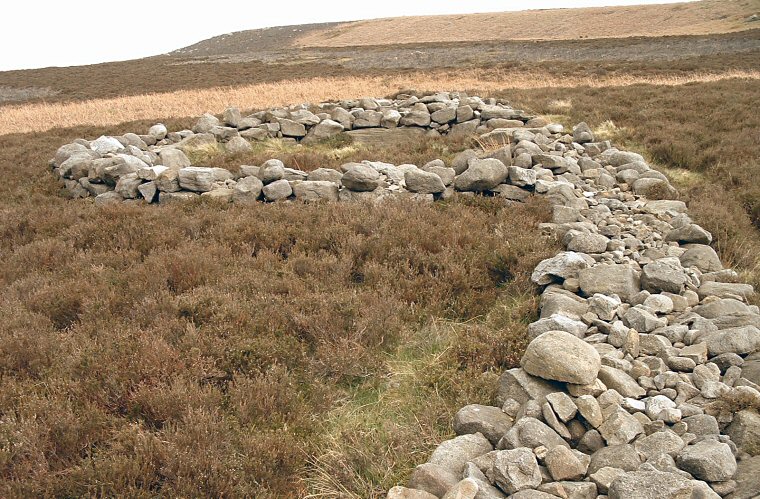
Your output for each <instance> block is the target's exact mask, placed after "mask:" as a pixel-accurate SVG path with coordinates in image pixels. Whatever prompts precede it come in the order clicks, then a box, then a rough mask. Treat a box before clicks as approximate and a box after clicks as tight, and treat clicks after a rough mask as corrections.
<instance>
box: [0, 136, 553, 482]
mask: <svg viewBox="0 0 760 499" xmlns="http://www.w3.org/2000/svg"><path fill="white" fill-rule="evenodd" d="M179 124H181V123H175V125H179ZM144 125H145V123H138V124H135V123H131V124H125V125H121V126H119V127H117V129H116V130H115V132H117V133H118V132H119V131H121V130H124V131H126V130H130V129H135V127H136V126H144ZM104 132H106V130H104V129H76V130H68V131H56V132H51V133H49V134H46V135H44V136H35V135H26V136H24V135H15V136H5V137H2V138H0V148H2V150H3V151H4V152H5V154H4V155H3V157H2V158H1V159H0V173H2V175H3V178H4V179H6V181H5V182H4V183H3V184H2V186H0V195H1V196H2V198H3V199H4V200H5V202H4V204H3V207H2V214H3V216H2V217H0V236H1V237H0V252H1V253H2V255H3V258H2V261H0V288H1V291H2V292H1V293H0V316H2V317H3V318H4V320H3V321H2V322H1V323H0V372H1V373H2V376H0V415H1V416H0V418H1V419H0V421H1V422H2V423H1V424H0V496H4V497H19V496H26V497H29V496H63V497H72V496H77V497H79V496H130V497H149V496H150V497H153V496H172V497H197V496H213V497H230V496H234V497H239V496H247V497H252V496H255V497H289V496H302V495H305V494H307V493H310V492H315V491H321V492H323V493H328V494H336V493H337V492H338V491H341V490H342V491H344V493H346V494H350V495H354V496H362V497H367V496H377V495H380V494H381V493H382V492H383V490H386V489H387V488H388V487H390V486H392V485H393V484H395V483H397V482H399V481H403V480H404V479H405V476H406V474H407V473H408V472H409V470H410V469H411V468H412V467H413V466H414V464H416V462H417V461H419V460H420V458H421V456H422V455H423V454H424V453H426V452H428V451H429V449H430V448H431V446H432V445H434V444H435V443H436V442H437V441H439V440H440V439H441V438H443V437H444V436H446V435H447V434H448V432H449V431H450V429H449V428H450V426H449V425H450V416H451V410H452V409H454V408H456V407H458V406H460V405H461V404H463V403H468V402H481V403H488V402H489V401H490V396H491V393H490V388H491V387H492V386H491V384H490V383H488V381H489V380H490V379H491V376H492V375H489V374H488V373H490V372H491V371H492V370H494V369H499V368H502V367H508V366H511V365H513V364H514V361H515V359H516V358H517V356H518V355H519V352H518V351H517V350H519V348H520V347H521V346H522V343H523V341H524V335H525V328H526V324H527V321H528V320H529V317H526V316H525V315H523V314H528V316H529V315H530V313H533V312H534V310H535V301H534V299H533V297H532V285H531V284H530V282H529V273H530V271H531V270H532V268H533V267H534V266H535V264H536V263H537V262H538V261H539V260H540V259H541V258H543V257H546V256H548V255H549V254H551V253H553V252H554V251H555V248H554V247H553V245H552V244H547V243H546V241H543V240H541V239H540V238H539V236H538V235H537V232H536V231H535V230H533V229H534V227H535V225H536V224H537V223H538V222H540V221H543V220H546V218H547V217H548V210H547V209H546V208H545V207H544V206H543V205H542V204H541V203H540V202H533V203H529V204H527V205H514V206H512V205H507V204H505V203H504V201H502V200H499V199H485V198H473V199H467V198H465V199H461V200H458V201H452V202H447V203H436V204H435V205H428V204H416V203H405V202H387V203H383V204H380V205H372V204H331V205H304V204H300V203H284V204H270V205H266V204H261V205H257V206H252V207H240V206H232V205H229V206H220V205H218V204H215V203H207V202H197V203H191V204H188V205H181V206H168V207H151V208H146V207H139V206H119V207H112V208H107V209H98V208H96V207H95V206H94V205H93V204H92V203H91V202H89V201H87V200H82V201H71V200H67V199H64V198H63V197H60V196H59V195H58V187H57V186H56V184H55V181H54V180H53V179H52V176H47V175H45V173H44V172H45V170H46V167H45V161H46V160H47V158H49V157H50V156H51V155H52V154H53V153H54V151H55V148H56V147H57V146H58V145H59V144H61V143H64V142H67V141H70V140H72V139H74V138H75V137H79V136H95V135H99V134H101V133H104ZM399 147H401V146H399ZM417 147H418V148H416V149H415V148H412V149H409V150H408V151H406V152H405V153H403V151H402V150H401V149H399V150H397V151H392V153H393V154H397V153H398V154H406V156H405V157H406V158H408V160H413V159H421V158H422V157H423V156H424V155H425V154H426V152H425V150H424V148H423V147H422V146H417ZM455 147H460V146H456V145H452V146H451V148H455ZM444 149H445V146H444V145H443V144H442V143H438V142H436V143H433V144H431V145H430V148H429V149H428V150H427V154H428V155H430V158H429V159H432V158H433V157H435V156H437V155H438V152H439V151H443V150H444ZM352 154H353V156H352V155H350V154H349V155H348V156H347V157H346V160H356V159H360V158H361V157H363V156H362V155H363V154H367V152H366V151H361V152H354V153H352ZM334 161H337V160H334ZM515 300H517V302H519V304H517V305H512V302H514V301H515ZM461 324H465V325H461ZM472 327H477V328H478V330H479V331H478V332H477V333H472V332H470V328H472ZM484 373H486V374H484ZM328 456H329V457H328ZM325 473H328V475H329V477H331V480H332V481H330V482H329V483H328V482H326V481H325V476H326V475H325Z"/></svg>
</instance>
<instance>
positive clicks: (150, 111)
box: [0, 70, 760, 135]
mask: <svg viewBox="0 0 760 499" xmlns="http://www.w3.org/2000/svg"><path fill="white" fill-rule="evenodd" d="M731 78H745V79H752V80H758V79H760V71H757V70H752V71H745V70H732V71H723V72H717V73H703V72H699V73H697V72H695V73H691V74H687V75H681V76H667V77H663V76H654V77H649V76H611V77H596V76H589V77H563V76H553V75H549V74H546V73H535V74H526V73H525V72H521V73H519V74H518V73H515V72H510V71H507V70H500V71H495V70H474V71H460V72H441V71H430V72H424V73H423V72H420V73H417V74H414V75H398V76H390V77H372V76H367V77H338V78H314V79H309V80H290V81H283V82H278V83H260V84H254V85H246V86H240V87H224V88H222V87H220V88H208V89H199V90H178V91H175V92H167V93H155V94H147V95H134V96H126V97H117V98H108V99H93V100H89V101H79V102H68V103H66V102H64V103H44V102H43V103H31V104H18V105H7V106H3V107H0V135H5V134H10V133H28V132H43V131H46V130H51V129H53V128H59V127H63V128H68V127H74V126H84V125H88V126H111V125H116V124H118V123H124V122H127V121H133V120H149V119H154V120H160V119H168V118H181V117H188V116H199V115H200V114H202V113H204V112H212V113H221V112H222V111H223V110H224V109H225V108H226V107H228V106H237V107H240V108H241V109H244V110H250V109H263V108H269V107H273V106H284V105H289V104H293V103H301V102H322V101H326V100H332V99H346V98H356V97H363V96H379V95H387V94H390V93H393V92H397V91H399V90H401V89H405V88H418V89H426V90H433V89H434V90H477V91H479V92H485V93H488V92H494V91H497V90H504V89H539V88H568V87H584V86H585V87H592V88H601V87H620V86H628V85H635V84H653V85H683V84H686V83H693V82H713V81H719V80H725V79H731Z"/></svg>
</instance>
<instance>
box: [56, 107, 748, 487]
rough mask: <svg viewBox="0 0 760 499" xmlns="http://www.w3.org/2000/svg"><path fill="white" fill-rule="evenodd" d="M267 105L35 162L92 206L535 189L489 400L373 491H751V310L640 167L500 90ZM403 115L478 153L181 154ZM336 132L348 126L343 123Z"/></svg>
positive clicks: (667, 190) (667, 191)
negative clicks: (290, 160)
mask: <svg viewBox="0 0 760 499" xmlns="http://www.w3.org/2000/svg"><path fill="white" fill-rule="evenodd" d="M312 110H314V111H316V112H315V113H313V112H312V111H311V110H309V109H308V108H307V106H298V107H294V108H281V109H274V110H269V111H264V112H260V113H255V114H253V115H251V116H245V117H244V116H242V115H241V114H240V112H239V111H237V110H236V109H229V110H227V111H226V112H225V113H224V116H223V118H222V119H221V120H220V119H218V118H216V117H214V116H211V115H205V116H203V117H202V118H201V119H200V120H199V121H198V123H197V124H196V126H195V127H194V129H193V131H189V130H185V131H181V132H168V131H167V129H166V127H164V126H162V125H156V126H154V127H152V128H151V129H150V130H149V131H148V134H146V135H139V136H138V135H134V134H126V135H124V136H120V137H101V138H99V139H96V140H93V141H86V140H78V141H76V142H74V143H72V144H68V145H65V146H63V147H61V148H60V149H59V150H58V152H57V153H56V157H55V159H54V160H52V162H51V165H52V167H53V168H54V171H55V173H56V174H57V175H58V176H59V178H61V179H62V181H63V183H64V184H65V186H66V187H67V189H68V190H69V191H70V192H71V194H72V195H73V196H74V197H88V196H92V197H94V198H95V202H96V203H99V204H108V203H122V202H135V201H136V200H138V199H142V200H143V201H142V202H145V201H147V202H160V203H166V202H172V201H177V200H185V199H193V198H195V197H197V196H199V195H201V196H206V197H211V198H215V199H219V200H221V201H225V202H235V203H253V202H258V201H260V200H264V201H279V200H289V199H296V200H298V199H300V200H304V201H317V200H332V201H347V200H362V199H371V200H379V199H384V198H386V197H389V196H408V197H411V198H414V199H421V200H430V201H432V200H437V199H446V198H448V197H450V196H452V195H454V193H455V192H462V193H470V195H471V194H472V193H483V194H487V195H494V196H500V197H503V198H505V199H506V200H509V201H514V202H519V201H524V200H525V199H526V198H527V197H529V196H532V195H542V196H544V197H545V198H546V199H547V200H548V201H549V202H550V203H551V204H552V205H553V219H552V222H551V223H546V224H542V226H541V229H543V230H545V231H547V232H548V233H550V234H552V235H554V236H556V237H557V238H558V239H559V240H560V241H561V242H562V243H563V245H564V247H565V251H562V252H560V253H559V254H557V255H556V256H554V257H552V258H550V259H547V260H544V261H543V262H541V263H540V264H539V265H538V266H537V267H536V269H535V271H534V273H533V275H532V280H533V282H534V283H535V284H536V285H537V286H539V287H540V289H541V300H540V317H539V319H538V320H537V321H535V322H533V323H532V324H530V326H529V328H528V333H529V336H530V338H531V342H530V344H529V346H528V348H527V350H526V352H525V354H524V356H523V358H522V362H521V367H519V368H514V369H510V370H508V371H506V372H504V373H503V374H502V375H501V377H500V379H499V383H498V393H497V398H496V405H494V406H485V405H477V404H472V405H468V406H466V407H463V408H461V409H460V410H459V412H458V413H457V414H456V416H455V418H454V425H453V426H454V430H455V432H456V433H457V435H458V436H456V437H455V438H453V439H451V440H448V441H446V442H443V443H441V444H440V446H438V448H437V449H436V450H435V451H434V452H433V453H432V455H431V456H430V458H429V460H428V462H426V463H424V464H421V465H420V466H418V467H417V468H416V469H415V470H414V472H413V473H412V476H411V479H410V481H409V483H408V484H407V486H406V487H402V486H398V487H394V488H393V489H391V490H390V491H389V493H388V497H389V498H390V499H399V498H419V499H424V498H444V499H454V498H458V499H465V498H470V499H475V498H477V499H497V498H503V497H514V498H518V499H520V498H536V499H541V498H547V499H550V498H556V497H561V498H578V499H585V498H589V499H593V498H597V497H610V498H615V499H622V498H672V499H675V498H679V499H680V498H711V497H714V498H717V497H729V498H734V499H743V498H750V497H758V496H759V495H760V473H759V472H760V416H759V415H758V413H757V408H758V407H760V391H758V388H759V387H758V384H759V383H760V329H758V328H760V310H759V309H758V307H757V306H755V305H751V304H750V301H749V300H750V299H751V297H752V296H753V295H754V289H753V288H752V286H750V285H747V284H742V283H739V282H737V281H738V276H737V274H736V273H735V272H734V271H732V270H730V269H726V268H724V267H723V265H722V263H721V261H720V259H719V257H718V255H717V253H716V252H715V250H714V249H713V248H712V247H711V246H710V244H711V242H712V235H711V234H710V233H709V232H708V231H707V230H705V229H704V228H702V227H700V226H699V225H697V224H695V223H694V222H693V221H692V220H691V218H690V217H689V215H688V212H687V207H686V204H685V203H684V202H682V201H680V200H678V193H677V192H676V190H675V189H674V188H673V186H672V185H671V184H670V183H669V182H668V179H667V178H666V177H665V176H664V175H663V174H661V173H660V172H658V171H656V170H654V169H652V168H651V167H650V166H649V165H648V164H647V163H646V161H645V160H644V158H643V157H642V156H641V155H639V154H636V153H633V152H627V151H622V150H619V149H617V148H614V147H612V145H611V144H610V143H609V142H607V141H597V140H596V139H595V137H594V133H593V131H592V130H591V129H590V128H589V127H588V126H587V125H586V124H584V123H581V124H579V125H577V126H576V127H574V129H573V130H572V131H568V133H565V130H564V128H563V127H562V126H561V125H557V124H551V123H548V122H546V121H544V120H543V119H541V118H535V117H531V116H528V115H525V114H524V113H522V112H521V111H516V110H514V109H512V108H511V107H510V106H508V105H506V104H505V103H499V102H497V101H495V100H484V99H480V98H478V97H468V96H465V95H464V94H455V93H440V94H435V95H426V96H419V97H415V96H413V95H398V96H397V97H396V98H395V99H392V100H384V99H361V100H359V101H345V102H340V103H325V104H321V105H320V106H318V109H312ZM397 127H401V128H409V129H410V130H413V131H414V132H413V133H417V134H421V135H441V134H448V135H458V134H463V135H472V134H479V135H480V140H481V142H482V143H496V144H498V147H493V148H488V149H487V150H477V151H476V150H467V151H464V152H463V153H461V154H459V155H458V156H457V157H456V158H455V159H454V160H453V161H452V163H451V164H448V165H447V164H445V163H444V162H443V161H441V160H435V161H431V162H430V163H428V164H426V165H423V166H421V167H418V166H415V165H392V164H388V163H379V162H368V161H365V162H362V163H349V164H346V165H343V166H342V167H341V169H340V171H338V170H333V169H327V168H319V169H316V170H314V171H311V172H303V171H299V170H295V169H291V168H287V167H286V166H285V165H284V164H282V163H281V162H280V161H277V160H270V161H267V162H265V163H264V164H262V165H260V166H242V167H241V168H240V172H239V173H232V172H229V171H227V170H223V169H219V168H208V167H203V166H200V165H192V164H191V161H190V160H189V159H188V156H189V155H191V153H192V151H193V150H195V149H198V148H208V147H213V148H216V147H219V144H220V143H221V144H223V145H224V147H226V148H227V150H228V152H232V153H234V152H240V151H244V150H246V149H247V148H248V147H250V144H249V142H248V140H260V139H264V138H266V137H273V136H277V137H285V138H291V139H297V140H303V141H310V140H318V139H323V138H329V137H331V136H333V135H335V134H338V133H344V132H347V131H357V130H358V131H362V130H366V129H374V130H392V129H395V128H397ZM349 133H350V132H349Z"/></svg>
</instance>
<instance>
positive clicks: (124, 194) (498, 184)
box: [50, 93, 577, 204]
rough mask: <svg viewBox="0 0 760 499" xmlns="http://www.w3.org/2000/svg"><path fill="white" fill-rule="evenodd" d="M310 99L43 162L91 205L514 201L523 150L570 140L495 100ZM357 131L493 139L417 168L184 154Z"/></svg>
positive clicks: (524, 170)
mask: <svg viewBox="0 0 760 499" xmlns="http://www.w3.org/2000/svg"><path fill="white" fill-rule="evenodd" d="M309 108H310V107H309V106H307V105H300V106H294V107H290V108H277V109H271V110H268V111H261V112H257V113H254V114H252V115H250V116H245V117H244V116H242V115H241V113H240V111H239V110H238V109H235V108H230V109H227V110H226V111H225V112H224V114H223V116H222V118H221V119H219V118H217V117H216V116H213V115H210V114H206V115H204V116H202V117H201V118H200V119H199V120H198V122H197V123H196V124H195V126H194V127H193V130H181V131H178V132H169V131H168V130H167V128H166V127H165V126H164V125H162V124H157V125H155V126H153V127H151V128H150V129H149V130H148V132H147V133H146V134H143V135H137V134H134V133H127V134H125V135H122V136H118V137H109V136H103V137H100V138H98V139H96V140H92V141H89V140H85V139H78V140H76V141H74V142H73V143H71V144H67V145H64V146H62V147H61V148H60V149H59V150H58V151H57V153H56V155H55V158H54V159H53V160H51V163H50V164H51V167H52V168H53V171H54V173H55V174H56V175H57V176H58V178H59V179H61V181H62V183H63V185H64V186H65V188H66V189H67V190H68V191H69V193H70V194H71V195H72V196H73V197H75V198H84V197H94V198H95V202H96V203H98V204H112V203H121V202H125V201H126V202H134V201H137V200H142V201H147V202H149V203H150V202H163V203H166V202H172V201H177V200H188V199H194V198H195V197H197V196H199V195H201V196H205V197H209V198H214V199H218V200H221V201H234V202H243V203H247V202H252V201H256V200H262V201H278V200H284V199H302V200H306V201H314V200H321V199H324V200H332V201H337V200H353V199H367V198H370V199H375V198H383V197H386V196H389V195H395V194H405V195H407V196H409V197H414V198H419V199H424V200H433V199H440V198H446V197H447V196H450V195H451V194H452V193H453V192H454V191H461V192H488V193H496V194H500V195H502V196H505V197H508V198H510V197H516V198H517V200H522V199H524V198H525V197H526V196H528V195H529V194H530V192H529V191H531V190H532V189H533V185H534V184H535V181H536V178H537V174H538V176H540V174H541V170H538V171H535V170H533V169H532V167H533V166H534V161H533V160H532V159H531V156H530V154H525V153H526V152H540V153H547V154H551V155H553V154H560V155H561V153H562V151H561V150H559V151H558V150H555V149H551V148H549V147H548V144H551V143H554V142H557V141H562V142H563V144H570V143H571V142H572V137H570V136H569V135H566V134H564V130H563V128H562V126H561V125H551V124H549V123H547V122H546V121H545V120H544V119H543V118H535V117H532V116H529V115H527V114H525V113H524V112H523V111H520V110H515V109H513V108H511V107H510V106H509V105H508V104H507V103H503V102H498V101H497V100H495V99H481V98H479V97H469V96H467V95H465V94H460V93H438V94H434V95H423V96H421V97H416V96H414V95H408V94H400V95H397V96H396V98H395V99H392V100H391V99H360V100H353V101H341V102H328V103H322V104H319V105H317V106H313V107H311V109H312V111H314V112H312V111H310V110H309ZM367 130H373V131H376V132H380V135H379V136H380V137H383V136H384V135H382V134H383V133H386V132H390V131H392V130H403V131H404V133H405V134H406V135H410V134H411V135H412V136H414V135H415V134H422V135H424V136H426V137H431V136H441V135H450V136H456V135H462V136H469V135H471V134H474V133H479V134H481V136H482V140H483V141H485V142H487V143H490V144H498V145H501V146H503V147H496V148H494V150H492V151H490V152H483V151H481V152H480V153H475V152H474V151H466V152H465V153H464V154H462V155H460V157H458V158H457V159H456V160H455V161H454V164H453V165H449V166H447V165H445V164H443V162H442V161H440V160H437V161H432V162H430V163H428V164H426V165H422V167H420V168H418V167H417V166H415V165H392V164H388V163H380V162H368V161H365V162H363V163H360V164H355V163H349V164H346V165H343V166H342V167H341V170H340V171H338V170H332V169H326V168H320V169H317V170H315V171H312V172H304V171H301V170H297V169H293V168H287V167H286V166H285V165H284V164H282V163H281V162H280V161H278V160H271V161H267V162H266V163H264V164H263V165H260V166H249V165H243V166H242V167H241V168H240V171H239V172H230V171H228V170H225V169H222V168H209V167H206V166H203V165H193V164H192V162H191V160H190V158H189V157H191V156H193V153H194V152H197V151H205V152H210V151H222V150H224V151H226V152H227V153H229V154H235V153H243V152H246V151H249V150H250V149H251V142H250V141H254V140H263V139H266V138H279V139H281V140H286V141H288V140H289V141H296V140H299V141H303V142H308V141H311V140H320V139H327V138H330V137H332V136H334V135H337V134H340V133H343V132H345V133H348V134H351V133H352V132H361V133H366V131H367ZM510 140H516V143H515V145H516V146H517V148H516V150H517V151H520V152H523V154H522V156H520V157H519V158H517V159H516V162H515V164H514V165H513V164H512V163H513V162H512V154H511V150H510V148H509V147H507V146H508V144H509V142H510ZM520 142H522V143H523V144H522V145H521V144H520ZM522 146H525V147H529V149H527V150H526V149H525V147H522ZM563 147H565V146H564V145H563ZM538 159H539V158H536V161H538ZM549 160H550V161H551V165H558V164H559V163H561V162H562V158H561V157H560V158H559V159H558V158H549ZM547 166H549V165H547ZM549 167H551V168H555V167H556V166H549ZM560 167H563V168H567V167H568V165H560ZM575 167H576V168H577V165H575ZM545 172H549V170H545ZM546 178H547V179H548V178H549V177H548V176H547V177H546Z"/></svg>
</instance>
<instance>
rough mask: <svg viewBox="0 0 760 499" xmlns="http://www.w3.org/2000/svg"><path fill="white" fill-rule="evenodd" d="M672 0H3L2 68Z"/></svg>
mask: <svg viewBox="0 0 760 499" xmlns="http://www.w3.org/2000/svg"><path fill="white" fill-rule="evenodd" d="M674 1H679V0H518V1H514V0H455V1H450V0H382V1H375V0H353V1H330V0H322V1H320V0H310V1H309V0H298V1H277V0H248V1H245V0H221V1H208V0H206V1H203V2H199V1H185V0H174V1H172V0H152V1H135V2H125V1H119V2H115V1H113V0H100V1H97V0H70V1H67V0H37V1H34V0H2V4H0V19H1V21H0V71H2V70H8V69H28V68H38V67H46V66H73V65H80V64H94V63H99V62H107V61H118V60H127V59H137V58H140V57H146V56H150V55H158V54H163V53H166V52H170V51H172V50H175V49H178V48H182V47H185V46H187V45H191V44H193V43H195V42H198V41H200V40H204V39H206V38H210V37H212V36H216V35H221V34H224V33H229V32H233V31H242V30H246V29H255V28H263V27H268V26H287V25H292V24H307V23H317V22H329V21H352V20H357V19H372V18H378V17H396V16H411V15H430V14H464V13H470V12H500V11H507V10H525V9H548V8H558V7H563V8H570V7H596V6H606V5H635V4H644V3H650V4H651V3H673V2H674ZM680 1H683V0H680Z"/></svg>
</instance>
